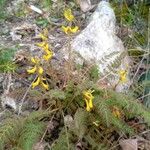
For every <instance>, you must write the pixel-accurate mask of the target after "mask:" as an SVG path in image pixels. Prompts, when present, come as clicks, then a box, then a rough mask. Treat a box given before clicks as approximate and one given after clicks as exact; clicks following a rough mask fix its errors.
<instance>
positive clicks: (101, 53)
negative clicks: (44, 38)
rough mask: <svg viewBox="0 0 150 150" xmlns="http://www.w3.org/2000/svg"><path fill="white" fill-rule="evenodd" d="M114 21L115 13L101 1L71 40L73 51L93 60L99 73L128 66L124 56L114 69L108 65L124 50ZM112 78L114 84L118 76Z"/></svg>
mask: <svg viewBox="0 0 150 150" xmlns="http://www.w3.org/2000/svg"><path fill="white" fill-rule="evenodd" d="M115 23H116V18H115V14H114V11H113V9H112V8H111V7H110V4H109V2H106V1H101V2H100V3H99V5H98V7H97V9H96V11H95V12H94V13H93V15H92V16H91V18H90V21H89V24H88V25H87V27H86V28H85V29H84V30H83V31H81V33H80V34H79V35H77V37H76V38H75V39H74V40H73V42H72V49H73V51H74V52H77V54H79V55H80V56H81V57H82V58H83V59H84V60H86V61H91V62H95V63H96V64H97V65H98V67H99V71H100V72H101V74H105V73H106V72H107V73H108V72H112V74H114V72H117V70H118V69H120V68H121V69H127V66H128V65H127V64H128V58H127V57H126V58H124V59H122V63H121V64H120V67H116V68H114V67H113V68H112V69H113V70H114V71H112V70H110V68H109V67H108V66H110V65H111V64H112V63H113V62H114V61H116V59H117V58H118V57H119V56H120V55H121V54H122V53H123V52H125V48H124V46H123V43H122V41H121V40H120V39H119V38H118V37H117V36H116V34H115V29H116V27H115ZM77 59H78V60H79V58H77ZM78 60H77V62H79V61H78ZM114 78H115V79H113V80H111V82H112V83H114V84H115V82H118V78H119V77H118V76H117V74H116V75H115V77H114ZM122 88H124V87H121V88H120V87H119V88H118V91H122Z"/></svg>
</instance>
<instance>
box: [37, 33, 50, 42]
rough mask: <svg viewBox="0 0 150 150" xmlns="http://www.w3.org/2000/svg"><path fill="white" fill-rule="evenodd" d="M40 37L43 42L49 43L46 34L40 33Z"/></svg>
mask: <svg viewBox="0 0 150 150" xmlns="http://www.w3.org/2000/svg"><path fill="white" fill-rule="evenodd" d="M39 37H40V38H41V39H42V40H43V41H47V39H48V38H47V36H45V35H44V34H42V33H40V34H39Z"/></svg>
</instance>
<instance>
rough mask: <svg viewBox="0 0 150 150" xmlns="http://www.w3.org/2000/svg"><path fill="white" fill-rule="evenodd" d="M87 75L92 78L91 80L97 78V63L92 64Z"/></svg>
mask: <svg viewBox="0 0 150 150" xmlns="http://www.w3.org/2000/svg"><path fill="white" fill-rule="evenodd" d="M89 75H90V78H91V80H93V81H97V80H98V78H99V69H98V66H97V65H94V66H92V67H91V68H90V73H89Z"/></svg>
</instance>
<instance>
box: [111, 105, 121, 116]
mask: <svg viewBox="0 0 150 150" xmlns="http://www.w3.org/2000/svg"><path fill="white" fill-rule="evenodd" d="M112 113H113V115H114V116H115V117H116V118H121V111H120V110H119V108H118V107H116V106H114V107H113V111H112Z"/></svg>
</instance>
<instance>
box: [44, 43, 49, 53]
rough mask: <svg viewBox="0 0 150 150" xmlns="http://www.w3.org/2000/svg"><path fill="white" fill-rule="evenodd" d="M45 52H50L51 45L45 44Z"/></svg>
mask: <svg viewBox="0 0 150 150" xmlns="http://www.w3.org/2000/svg"><path fill="white" fill-rule="evenodd" d="M43 50H44V51H45V52H48V51H49V45H48V44H45V46H44V47H43Z"/></svg>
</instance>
